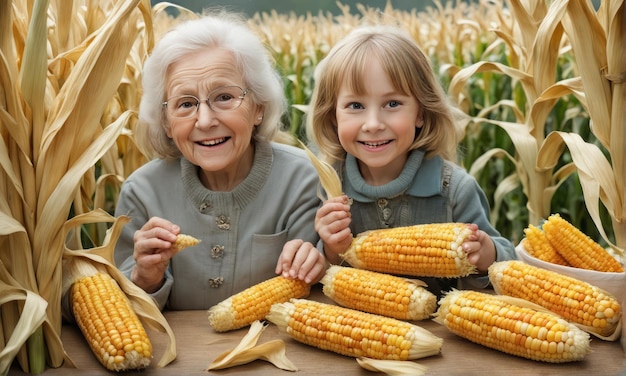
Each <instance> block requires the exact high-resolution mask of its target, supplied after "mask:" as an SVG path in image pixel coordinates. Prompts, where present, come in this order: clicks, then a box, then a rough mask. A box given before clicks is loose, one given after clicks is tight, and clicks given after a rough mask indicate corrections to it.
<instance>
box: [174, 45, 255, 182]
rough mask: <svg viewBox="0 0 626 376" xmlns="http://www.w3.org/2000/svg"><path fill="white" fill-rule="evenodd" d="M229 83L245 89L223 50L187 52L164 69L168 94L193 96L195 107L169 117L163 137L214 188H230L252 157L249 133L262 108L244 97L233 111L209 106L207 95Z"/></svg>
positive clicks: (229, 55)
mask: <svg viewBox="0 0 626 376" xmlns="http://www.w3.org/2000/svg"><path fill="white" fill-rule="evenodd" d="M231 85H234V86H239V87H240V88H242V89H243V90H246V89H247V88H246V87H244V86H245V83H244V82H243V77H242V74H241V72H239V70H238V69H237V67H236V64H235V61H234V59H233V56H232V54H231V53H230V52H229V51H226V50H223V49H204V50H201V51H198V52H194V53H190V54H188V55H185V56H184V57H183V58H181V59H180V60H179V61H177V62H176V63H174V64H172V65H171V66H170V67H169V69H168V76H167V86H166V88H167V95H166V96H167V98H173V97H176V96H180V95H193V96H195V97H197V98H199V99H200V105H199V107H198V111H197V112H196V113H195V115H192V116H191V117H189V118H184V119H180V118H173V117H171V116H169V115H168V122H169V125H170V127H169V129H168V130H167V135H168V137H170V138H172V140H173V141H174V143H175V144H176V146H177V147H178V149H179V150H180V151H181V153H182V155H183V156H184V157H185V158H186V159H187V160H189V161H190V162H191V163H193V164H195V165H197V166H200V168H202V170H203V172H204V174H203V175H204V176H201V179H202V181H203V182H204V183H205V184H206V185H207V186H208V187H209V188H211V189H214V190H230V189H232V187H234V186H235V185H236V184H238V183H239V182H241V181H242V180H243V179H244V178H245V176H247V175H248V172H249V171H250V168H251V166H252V160H253V156H254V148H253V145H252V132H253V131H254V126H255V124H258V123H260V120H259V117H260V116H262V108H261V106H258V105H256V104H254V103H253V102H252V101H251V99H250V96H249V95H248V96H246V97H245V98H244V99H243V102H242V103H241V105H240V106H239V107H238V108H236V109H233V110H229V111H220V112H216V111H214V110H213V109H211V108H209V106H208V105H207V102H206V98H207V97H208V95H209V93H210V92H212V91H213V90H215V89H217V88H219V87H224V86H231Z"/></svg>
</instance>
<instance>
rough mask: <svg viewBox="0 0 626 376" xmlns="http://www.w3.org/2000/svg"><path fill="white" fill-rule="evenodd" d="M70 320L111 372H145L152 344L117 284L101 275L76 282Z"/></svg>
mask: <svg viewBox="0 0 626 376" xmlns="http://www.w3.org/2000/svg"><path fill="white" fill-rule="evenodd" d="M70 299H71V307H72V313H73V314H74V318H75V319H76V322H77V324H78V327H79V328H80V330H81V332H82V333H83V336H84V337H85V339H86V340H87V343H88V344H89V346H90V347H91V350H92V351H93V353H94V354H95V355H96V357H97V358H98V360H99V361H100V363H102V365H103V366H105V367H106V368H107V369H108V370H111V371H125V370H131V369H142V368H146V367H147V366H148V365H149V364H150V360H151V358H152V344H151V342H150V340H149V338H148V335H147V334H146V331H145V330H144V328H143V325H142V324H141V322H140V321H139V318H138V317H137V315H136V314H135V312H134V310H133V309H132V307H131V306H130V303H129V301H128V298H127V297H126V295H125V294H124V292H123V291H122V290H121V289H120V287H119V285H118V284H117V282H116V281H115V280H114V279H113V278H111V276H110V275H108V274H105V273H100V272H98V273H96V274H93V275H89V276H85V277H82V278H79V279H78V280H77V281H76V282H74V283H73V284H72V287H71V295H70Z"/></svg>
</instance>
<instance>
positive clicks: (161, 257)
mask: <svg viewBox="0 0 626 376" xmlns="http://www.w3.org/2000/svg"><path fill="white" fill-rule="evenodd" d="M179 233H180V227H178V226H177V225H175V224H173V223H172V222H170V221H168V220H166V219H163V218H159V217H152V218H150V220H148V222H146V224H145V225H143V227H142V228H141V229H139V230H137V231H135V235H134V238H133V239H134V243H135V247H134V252H133V258H134V259H135V263H136V265H135V267H134V268H133V271H132V272H131V274H130V279H131V281H132V282H133V283H135V284H136V285H137V286H139V287H141V288H142V289H144V290H145V291H146V292H147V293H153V292H155V291H157V290H158V289H159V288H160V287H161V285H162V284H163V278H164V276H165V271H166V270H167V265H168V264H169V262H170V259H171V258H172V256H174V254H175V253H176V252H175V250H174V249H173V248H172V243H174V242H175V241H176V236H177V235H178V234H179Z"/></svg>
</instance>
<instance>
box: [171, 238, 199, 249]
mask: <svg viewBox="0 0 626 376" xmlns="http://www.w3.org/2000/svg"><path fill="white" fill-rule="evenodd" d="M198 244H200V239H196V238H194V237H193V236H191V235H186V234H178V236H177V237H176V241H175V242H174V243H173V244H172V247H173V248H174V249H175V250H176V252H180V251H182V250H183V249H185V248H187V247H193V246H194V245H198Z"/></svg>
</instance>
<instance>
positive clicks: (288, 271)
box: [276, 239, 328, 285]
mask: <svg viewBox="0 0 626 376" xmlns="http://www.w3.org/2000/svg"><path fill="white" fill-rule="evenodd" d="M327 267H328V264H327V262H326V259H325V258H324V255H323V254H322V253H321V252H320V251H318V250H317V248H315V247H314V246H313V244H311V243H309V242H305V241H302V240H300V239H294V240H290V241H288V242H287V243H285V246H284V247H283V251H282V252H281V253H280V257H279V258H278V263H276V274H280V275H282V276H283V277H285V278H290V279H300V280H302V281H304V282H306V283H308V284H310V285H311V284H314V283H317V282H319V281H320V280H321V279H322V277H323V276H324V273H325V272H326V268H327Z"/></svg>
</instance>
